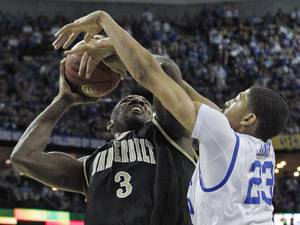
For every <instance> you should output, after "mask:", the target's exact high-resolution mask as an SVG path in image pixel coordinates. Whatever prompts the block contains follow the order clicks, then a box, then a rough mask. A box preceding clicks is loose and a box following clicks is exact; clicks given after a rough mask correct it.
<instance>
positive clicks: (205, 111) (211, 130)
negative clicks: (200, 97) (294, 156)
mask: <svg viewBox="0 0 300 225" xmlns="http://www.w3.org/2000/svg"><path fill="white" fill-rule="evenodd" d="M192 136H193V138H196V139H198V140H199V143H200V146H199V147H200V157H199V160H198V163H197V166H196V170H195V171H194V174H193V177H192V180H191V183H190V187H189V191H188V203H189V210H190V214H191V218H192V222H193V224H194V225H271V224H273V222H272V213H273V205H272V196H273V185H274V165H275V154H274V149H273V146H272V143H271V141H267V142H263V141H262V140H260V139H257V138H255V137H252V136H249V135H245V134H240V133H235V132H234V131H233V130H232V128H231V127H230V125H229V122H228V120H227V118H226V117H225V115H223V114H222V113H220V112H218V111H216V110H214V109H212V108H210V107H208V106H206V105H201V107H200V109H199V113H198V116H197V122H196V124H195V127H194V130H193V135H192Z"/></svg>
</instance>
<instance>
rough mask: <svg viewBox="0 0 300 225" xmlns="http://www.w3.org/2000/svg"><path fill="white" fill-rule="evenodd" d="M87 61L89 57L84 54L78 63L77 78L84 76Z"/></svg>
mask: <svg viewBox="0 0 300 225" xmlns="http://www.w3.org/2000/svg"><path fill="white" fill-rule="evenodd" d="M88 59H89V55H88V54H87V53H86V52H85V53H84V54H83V56H82V58H81V61H80V66H79V76H82V75H83V74H84V71H85V68H86V64H87V62H88Z"/></svg>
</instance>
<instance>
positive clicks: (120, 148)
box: [84, 121, 195, 225]
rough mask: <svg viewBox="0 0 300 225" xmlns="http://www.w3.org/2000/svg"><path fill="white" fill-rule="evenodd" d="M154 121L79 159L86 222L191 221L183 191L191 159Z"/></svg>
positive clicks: (148, 224) (156, 224) (150, 224)
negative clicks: (84, 188) (84, 186)
mask: <svg viewBox="0 0 300 225" xmlns="http://www.w3.org/2000/svg"><path fill="white" fill-rule="evenodd" d="M154 122H155V121H154ZM155 124H157V123H155ZM155 124H154V123H153V122H150V123H148V124H146V125H145V126H143V127H142V128H141V129H140V130H135V131H130V132H126V133H123V134H122V135H120V137H119V138H117V139H114V140H112V141H110V142H107V143H106V144H105V145H103V146H102V147H100V148H98V149H97V150H96V151H95V152H94V153H93V154H92V155H90V156H89V157H88V158H87V159H86V160H85V161H84V172H85V177H86V179H87V183H88V186H89V190H88V195H87V211H86V221H85V224H86V225H121V224H122V225H190V224H191V220H190V216H189V213H188V207H187V199H186V195H187V190H188V186H189V181H190V179H191V176H192V174H193V171H194V168H195V164H194V162H193V161H192V159H191V158H190V157H188V155H187V154H186V153H184V152H183V151H182V150H181V151H180V147H176V144H174V142H172V140H170V139H169V138H168V137H166V135H165V134H163V133H164V132H163V131H161V128H160V127H159V125H155Z"/></svg>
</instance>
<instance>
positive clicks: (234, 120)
mask: <svg viewBox="0 0 300 225" xmlns="http://www.w3.org/2000/svg"><path fill="white" fill-rule="evenodd" d="M248 94H249V89H248V90H246V91H243V92H240V93H239V94H238V95H237V96H236V97H235V98H234V99H231V100H229V101H227V102H226V103H225V107H224V108H223V109H222V112H223V113H224V114H225V116H226V117H227V119H228V121H229V123H230V126H231V127H232V129H233V130H235V131H239V130H240V129H241V121H242V119H243V118H244V116H245V114H246V113H247V110H248V107H247V106H248Z"/></svg>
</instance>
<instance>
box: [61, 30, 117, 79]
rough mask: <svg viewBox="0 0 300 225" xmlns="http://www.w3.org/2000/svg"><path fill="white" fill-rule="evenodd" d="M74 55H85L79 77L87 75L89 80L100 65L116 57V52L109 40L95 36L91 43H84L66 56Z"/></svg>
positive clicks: (66, 52) (67, 52)
mask: <svg viewBox="0 0 300 225" xmlns="http://www.w3.org/2000/svg"><path fill="white" fill-rule="evenodd" d="M74 53H83V55H82V58H81V62H80V67H79V76H82V75H85V76H86V78H87V79H89V78H90V77H91V74H92V73H93V71H94V70H95V68H96V66H97V65H98V63H99V62H101V61H102V60H103V59H105V58H107V57H109V56H112V55H114V54H115V53H116V51H115V49H114V47H113V46H112V45H111V43H110V40H109V39H108V38H106V37H102V36H100V35H95V37H93V38H92V39H91V40H90V41H89V42H87V43H85V42H84V41H82V42H80V44H79V45H76V46H74V47H73V48H72V49H71V50H69V51H65V54H66V55H69V54H74Z"/></svg>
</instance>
